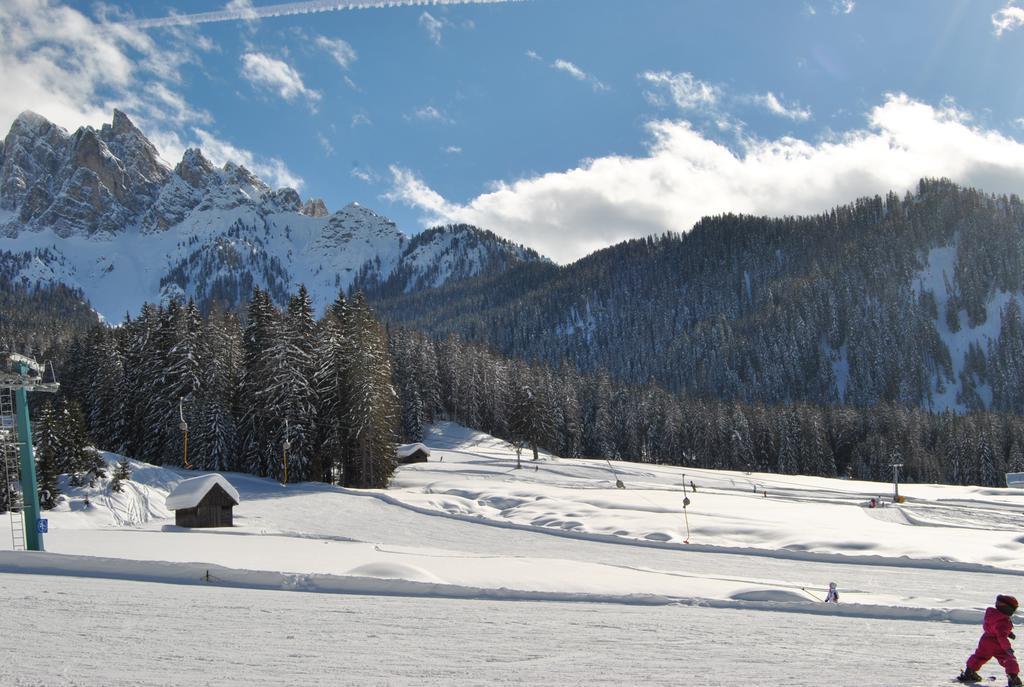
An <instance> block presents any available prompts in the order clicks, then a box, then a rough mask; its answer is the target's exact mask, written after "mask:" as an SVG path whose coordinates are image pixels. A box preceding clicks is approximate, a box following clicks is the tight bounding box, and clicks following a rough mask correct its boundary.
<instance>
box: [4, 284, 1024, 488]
mask: <svg viewBox="0 0 1024 687" xmlns="http://www.w3.org/2000/svg"><path fill="white" fill-rule="evenodd" d="M59 370H60V375H61V381H62V389H61V393H60V394H59V397H58V399H56V405H55V407H53V408H50V407H48V406H43V407H42V408H41V411H40V412H42V413H43V416H46V417H52V418H54V419H53V422H54V424H55V429H54V430H53V432H54V433H55V435H57V436H76V435H80V436H82V437H85V436H87V437H88V440H89V441H91V442H92V443H94V444H95V445H96V446H98V447H101V448H103V449H107V450H112V451H116V452H119V453H123V454H126V455H130V456H132V457H133V458H137V459H139V460H143V461H147V462H152V463H157V464H166V465H179V466H181V465H185V463H186V460H187V462H188V465H189V466H190V467H194V468H196V469H202V470H231V471H240V472H247V473H252V474H256V475H261V476H267V477H271V478H274V479H277V480H282V481H283V480H285V479H287V480H288V481H291V482H296V481H303V480H318V481H324V482H334V483H338V484H343V485H346V486H352V487H384V486H386V485H387V483H388V479H389V478H390V476H391V474H392V471H393V470H394V467H395V466H394V448H395V444H396V443H398V442H405V441H418V440H420V439H422V438H423V432H424V428H425V427H426V426H427V425H428V424H429V423H431V422H434V421H437V420H442V419H449V420H454V421H456V422H460V423H462V424H464V425H467V426H470V427H474V428H478V429H480V430H483V431H486V432H489V433H491V434H494V435H495V436H498V437H501V438H503V439H506V440H508V441H509V442H510V443H511V444H513V445H514V446H515V447H516V448H518V449H520V450H521V451H522V454H523V457H524V459H529V458H531V457H533V455H534V451H535V450H538V449H545V450H548V451H550V452H552V453H555V454H557V455H560V456H565V457H583V458H595V459H604V458H608V459H616V460H627V461H637V462H656V463H667V464H674V465H683V466H692V467H703V468H722V469H732V470H742V471H763V472H776V473H788V474H809V475H822V476H848V477H853V478H858V479H870V480H879V481H885V480H887V479H889V477H890V476H891V474H892V472H891V467H890V465H891V464H892V463H893V462H899V463H902V464H903V465H904V468H903V473H902V474H903V475H904V479H906V480H907V481H920V482H948V483H955V484H987V485H999V484H1002V482H1003V473H1004V472H1006V471H1024V418H1022V417H1019V416H1016V415H1012V414H997V413H987V412H976V413H970V414H966V415H956V414H953V413H948V412H947V413H943V414H933V413H929V412H927V411H925V410H922V409H917V408H905V407H901V406H899V405H897V404H892V403H883V404H877V405H875V406H870V407H865V408H856V407H852V406H841V405H813V404H808V403H791V404H774V405H772V404H762V403H756V404H748V403H743V402H740V401H709V400H704V399H697V398H693V397H688V396H681V395H677V394H672V393H670V392H668V391H666V390H664V389H662V388H660V387H658V386H656V385H654V384H646V385H641V386H632V385H623V384H619V383H616V382H613V381H612V380H611V378H610V376H609V375H608V374H607V373H604V372H599V373H597V374H587V373H583V372H580V371H579V370H577V369H576V368H574V367H572V366H571V365H569V364H567V363H563V364H562V365H560V366H558V367H551V366H547V365H541V364H533V365H531V364H527V363H525V362H524V361H521V360H515V359H511V358H508V357H506V356H503V355H501V354H499V353H496V352H493V351H491V350H489V349H487V348H486V347H484V346H482V345H480V344H476V343H471V342H466V341H464V340H462V339H460V338H459V337H458V336H454V335H452V336H449V337H446V338H444V339H440V340H437V339H433V338H432V337H429V336H427V335H425V334H422V333H418V332H414V331H410V330H406V329H402V328H394V329H390V330H386V329H385V328H384V327H383V326H382V325H381V324H380V323H379V322H378V320H377V319H376V317H375V316H374V314H373V312H372V310H371V309H370V308H369V307H368V306H367V305H366V303H365V301H364V300H363V299H362V298H361V297H359V296H356V297H354V298H351V299H346V298H345V297H344V296H339V298H338V300H337V302H336V303H335V304H334V305H333V306H332V307H331V308H330V309H329V310H328V312H327V313H326V314H325V315H324V317H322V318H320V319H319V320H317V319H316V318H315V317H314V316H313V313H312V309H311V308H310V306H309V301H308V297H307V296H305V291H304V290H303V289H300V292H299V294H298V295H296V296H295V297H294V298H292V300H291V302H290V303H289V306H288V307H287V308H286V309H284V310H279V309H278V308H276V307H275V306H274V305H273V303H272V302H271V301H270V299H269V296H268V295H267V294H266V293H265V292H262V291H260V290H255V291H254V294H253V297H252V300H251V301H250V303H249V305H248V308H247V311H246V317H245V323H244V324H243V322H242V320H240V319H239V318H238V317H237V316H235V315H234V314H231V313H211V314H210V315H208V316H205V317H204V316H202V315H201V314H200V313H199V310H198V309H197V308H196V306H195V305H194V304H191V303H190V304H185V305H182V304H178V303H174V302H172V303H171V304H170V305H169V306H167V307H165V308H164V307H156V306H146V307H144V308H143V310H142V312H141V313H140V314H139V315H138V317H136V318H134V319H132V320H130V321H129V322H127V323H126V324H125V325H124V326H121V327H116V328H115V327H110V326H107V325H102V324H101V325H97V326H95V327H93V328H92V329H91V330H89V331H88V332H87V333H86V334H84V335H82V336H80V337H77V338H75V339H74V341H73V342H72V344H71V345H70V347H69V348H68V349H67V357H66V358H65V359H64V360H63V362H62V364H61V365H60V367H59ZM62 418H63V420H62ZM182 418H184V420H185V421H186V423H187V429H188V442H189V443H188V453H187V454H186V453H185V446H184V440H185V436H184V433H183V432H182V429H181V420H182ZM62 423H63V424H68V425H70V429H68V428H62V427H61V425H62ZM79 426H80V427H81V429H80V430H79V429H77V428H78V427H79ZM81 441H84V439H82V440H81ZM81 441H79V443H81ZM58 443H59V442H58ZM74 443H75V442H74V441H71V442H68V441H67V440H65V441H64V443H63V444H61V445H64V444H68V445H73V444H74ZM68 450H71V449H68ZM76 450H77V449H76ZM69 455H70V454H69ZM75 455H76V456H78V458H75V459H74V460H72V459H71V458H68V459H66V460H64V462H63V463H62V462H61V460H62V459H60V458H57V459H56V463H55V464H56V465H58V466H60V465H63V466H64V468H66V469H65V470H64V471H67V472H71V473H72V474H73V475H74V476H76V478H77V479H78V480H83V479H89V475H88V473H89V472H90V471H94V470H95V461H91V462H90V459H89V458H88V455H87V454H82V453H76V454H75ZM286 457H287V468H286ZM83 466H84V467H83ZM286 469H287V477H286V475H285V471H286ZM53 481H54V480H52V479H51V480H50V483H52V482H53ZM2 506H3V504H2V503H0V507H2Z"/></svg>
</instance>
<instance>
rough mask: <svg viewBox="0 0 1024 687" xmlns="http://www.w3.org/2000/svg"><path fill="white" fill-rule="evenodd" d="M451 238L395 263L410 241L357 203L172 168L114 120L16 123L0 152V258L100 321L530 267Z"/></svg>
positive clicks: (200, 162) (209, 171)
mask: <svg viewBox="0 0 1024 687" xmlns="http://www.w3.org/2000/svg"><path fill="white" fill-rule="evenodd" d="M463 234H466V235H469V236H470V237H471V238H472V239H474V240H467V241H464V242H463V243H462V244H459V245H458V246H453V245H449V246H448V250H446V251H425V252H423V254H417V255H411V256H407V255H406V254H405V250H406V248H407V247H408V246H409V244H410V239H409V237H408V236H406V235H405V234H404V233H403V232H401V231H400V230H399V229H398V227H397V226H396V225H395V223H394V222H392V221H391V220H389V219H387V218H386V217H383V216H381V215H378V214H377V213H375V212H373V211H372V210H370V209H368V208H365V207H362V206H360V205H359V204H357V203H352V204H350V205H348V206H346V207H344V208H342V209H341V210H339V211H337V212H335V213H333V214H332V213H329V212H328V211H327V208H326V207H325V206H324V203H323V201H322V200H320V199H318V198H313V199H309V200H307V201H306V202H305V203H303V201H302V199H301V198H300V197H299V195H298V193H296V192H295V191H294V190H292V189H287V188H285V189H279V190H273V189H271V188H270V187H268V186H267V185H266V184H265V183H263V181H261V180H260V179H259V178H257V177H256V176H254V175H253V174H252V173H251V172H249V171H248V170H247V169H246V168H245V167H241V166H238V165H235V164H232V163H228V164H226V165H225V166H224V167H223V168H220V169H218V168H215V167H214V166H213V165H212V164H211V163H210V161H209V160H207V159H206V158H205V157H204V156H203V154H202V152H201V151H199V150H196V149H190V150H188V151H186V152H185V155H184V157H183V158H182V160H181V162H180V163H178V164H177V165H176V166H175V167H174V168H173V169H171V168H170V167H169V166H167V165H166V164H165V163H164V162H163V161H162V160H161V159H160V158H159V156H158V155H157V152H156V149H155V148H154V147H153V145H152V143H150V142H149V141H148V140H147V139H146V137H145V136H144V135H143V134H142V132H141V131H139V130H138V129H137V128H136V127H135V126H134V124H132V122H131V120H130V119H129V118H128V117H127V115H125V114H124V113H123V112H120V111H118V110H115V111H114V117H113V122H112V123H111V124H109V125H104V126H103V127H102V129H100V130H99V131H96V130H94V129H92V128H91V127H83V128H81V129H79V130H78V131H76V132H75V133H74V134H68V133H67V132H66V131H64V130H63V129H61V128H60V127H58V126H56V125H54V124H52V123H50V122H48V121H47V120H46V119H44V118H43V117H40V116H39V115H36V114H34V113H31V112H26V113H23V114H22V115H21V116H19V117H18V119H17V120H15V122H14V124H13V125H12V126H11V130H10V133H9V134H8V135H7V137H6V139H5V140H4V145H3V147H2V148H0V237H2V238H0V251H11V252H17V253H28V254H29V255H30V256H31V257H32V258H33V261H32V262H33V264H32V265H31V269H26V271H25V273H24V274H23V277H24V278H25V279H27V280H30V281H31V283H36V282H37V281H43V282H50V281H59V282H63V283H66V284H68V285H69V286H72V287H75V288H79V289H81V290H82V291H83V292H84V293H85V295H86V297H87V298H89V299H90V301H91V302H92V303H93V306H94V307H95V308H96V309H97V310H98V311H99V312H100V313H101V314H103V315H104V316H105V317H106V318H107V319H110V320H113V321H118V320H120V319H121V318H122V317H123V316H124V315H125V313H126V312H129V313H135V312H136V311H137V310H138V308H139V306H141V305H142V303H143V302H145V301H150V302H157V301H160V300H163V299H166V298H169V297H178V298H184V297H192V298H195V299H196V300H197V301H198V302H199V303H200V305H201V306H206V305H209V304H212V303H213V302H215V301H219V302H222V303H225V304H227V305H228V306H229V307H230V306H234V305H236V304H238V303H239V302H242V301H244V300H246V299H248V297H249V296H250V295H251V291H252V288H253V287H254V286H259V287H260V288H263V289H265V290H268V291H269V292H270V293H271V296H272V297H273V298H274V299H275V300H276V301H277V302H278V303H279V304H282V305H283V304H284V302H285V301H286V300H287V297H288V295H289V294H291V293H294V292H295V291H296V290H297V287H298V284H300V283H304V284H306V286H307V288H308V289H309V291H310V295H311V296H312V298H313V301H314V305H315V306H317V308H318V309H322V308H323V307H324V306H326V305H327V304H329V303H330V302H331V301H333V300H334V299H335V298H336V297H337V294H338V291H339V290H341V289H347V288H348V287H349V286H350V285H351V284H352V283H353V281H354V280H355V279H356V277H357V275H358V276H361V278H362V279H363V280H364V281H365V282H366V283H380V282H383V281H385V280H387V279H388V278H389V277H390V276H391V275H392V273H393V272H395V270H396V269H397V268H398V266H399V264H400V263H402V264H403V265H404V266H405V267H404V269H405V270H406V271H410V272H412V273H415V274H429V275H430V285H440V284H443V283H445V281H447V280H448V279H452V278H465V277H467V276H473V275H474V274H476V273H477V272H478V271H479V270H481V269H485V268H491V267H496V266H500V265H504V264H507V263H510V262H512V261H516V260H522V259H537V256H536V255H535V254H532V253H529V252H528V251H525V250H524V249H521V248H519V247H515V246H513V245H512V244H509V243H508V242H504V241H501V240H500V239H498V238H497V237H496V236H493V235H490V234H487V233H486V232H481V231H479V230H476V229H473V228H465V230H464V232H463ZM419 243H420V244H425V243H431V242H430V241H427V242H424V241H422V240H421V241H420V242H419ZM456 248H457V249H458V250H455V249H456ZM482 255H486V256H488V258H489V259H488V260H486V261H485V260H483V259H482V257H481V256H482Z"/></svg>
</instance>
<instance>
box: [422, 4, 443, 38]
mask: <svg viewBox="0 0 1024 687" xmlns="http://www.w3.org/2000/svg"><path fill="white" fill-rule="evenodd" d="M420 26H422V27H423V29H424V30H425V31H426V32H427V35H428V36H430V40H432V41H433V42H434V45H441V38H442V35H441V29H443V28H444V26H445V22H443V21H441V20H440V19H436V18H435V17H434V15H432V14H431V13H430V12H424V13H423V14H421V15H420Z"/></svg>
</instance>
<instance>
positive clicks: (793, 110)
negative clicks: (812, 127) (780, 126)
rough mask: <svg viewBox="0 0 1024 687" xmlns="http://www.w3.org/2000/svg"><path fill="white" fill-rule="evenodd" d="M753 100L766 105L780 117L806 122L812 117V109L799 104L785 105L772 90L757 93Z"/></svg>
mask: <svg viewBox="0 0 1024 687" xmlns="http://www.w3.org/2000/svg"><path fill="white" fill-rule="evenodd" d="M753 101H754V102H755V103H757V104H758V105H760V106H761V107H764V108H765V109H767V110H768V111H769V112H772V113H773V114H777V115H779V116H780V117H785V118H787V119H792V120H795V121H798V122H806V121H807V120H809V119H810V118H811V111H810V110H809V109H805V108H802V107H800V106H799V105H789V106H787V105H784V104H783V103H782V101H781V100H779V98H778V96H776V95H775V94H774V93H772V92H771V91H768V92H767V93H766V94H764V95H756V96H754V97H753Z"/></svg>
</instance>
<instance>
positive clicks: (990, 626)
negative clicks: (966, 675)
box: [967, 608, 1020, 675]
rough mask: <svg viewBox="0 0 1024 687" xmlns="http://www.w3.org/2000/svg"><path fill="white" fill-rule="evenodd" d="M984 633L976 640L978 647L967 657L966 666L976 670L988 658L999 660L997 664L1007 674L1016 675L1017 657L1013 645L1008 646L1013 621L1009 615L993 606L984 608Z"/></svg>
mask: <svg viewBox="0 0 1024 687" xmlns="http://www.w3.org/2000/svg"><path fill="white" fill-rule="evenodd" d="M983 627H984V629H985V634H983V635H982V636H981V639H980V640H979V641H978V648H977V650H976V651H975V652H974V655H972V656H971V657H970V658H969V659H967V667H968V668H970V669H971V670H973V671H975V672H977V671H978V669H979V668H981V667H982V666H983V665H985V664H986V663H988V661H989V659H990V658H993V657H994V658H995V659H996V660H997V661H999V665H1001V666H1002V667H1003V669H1004V670H1006V674H1007V675H1016V674H1017V673H1019V672H1020V666H1019V665H1017V659H1016V658H1014V656H1013V647H1011V646H1010V634H1011V633H1012V632H1013V621H1012V620H1010V616H1008V615H1006V614H1005V613H1003V612H1001V611H997V610H996V609H995V608H988V609H986V610H985V622H984V625H983Z"/></svg>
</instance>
